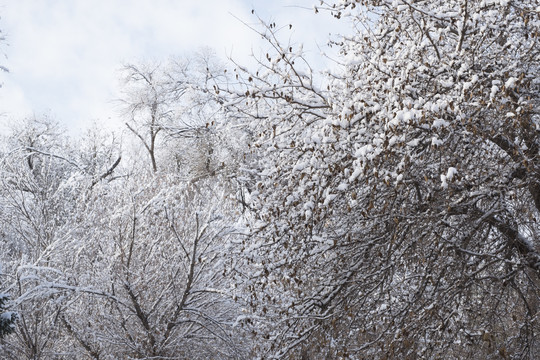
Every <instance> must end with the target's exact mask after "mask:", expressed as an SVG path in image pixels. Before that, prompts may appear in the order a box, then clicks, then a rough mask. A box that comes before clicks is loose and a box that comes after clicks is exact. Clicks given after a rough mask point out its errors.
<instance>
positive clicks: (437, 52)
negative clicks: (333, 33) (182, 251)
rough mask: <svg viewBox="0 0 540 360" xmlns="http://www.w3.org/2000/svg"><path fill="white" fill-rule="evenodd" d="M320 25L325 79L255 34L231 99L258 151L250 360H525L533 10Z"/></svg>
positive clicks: (272, 32)
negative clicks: (325, 359)
mask: <svg viewBox="0 0 540 360" xmlns="http://www.w3.org/2000/svg"><path fill="white" fill-rule="evenodd" d="M321 9H326V10H328V11H329V12H331V13H332V15H333V16H335V17H337V18H341V19H343V21H349V22H350V24H351V28H352V31H351V33H350V34H342V36H341V37H340V38H338V39H336V40H335V41H334V42H333V45H335V46H339V48H340V56H339V58H338V59H337V60H336V66H335V69H332V71H331V72H330V73H329V74H328V75H327V76H326V77H325V78H321V77H317V76H316V75H315V74H314V72H313V71H312V70H311V68H310V67H309V64H307V63H306V62H305V60H304V58H303V55H302V52H301V51H300V50H299V49H298V47H297V46H295V45H294V44H292V43H289V44H287V43H282V42H279V41H278V40H277V38H278V36H279V32H280V31H281V32H283V31H288V27H285V28H280V27H279V26H277V27H276V25H275V24H270V25H268V26H266V28H265V29H264V31H262V32H261V34H262V35H263V36H265V37H266V38H267V40H268V41H269V44H270V45H271V46H272V47H273V50H272V51H270V52H269V53H268V54H267V55H266V58H263V59H261V60H260V62H259V63H260V69H259V70H258V71H253V72H250V71H247V70H244V69H242V68H238V69H237V73H238V74H239V84H241V85H242V84H243V85H244V88H243V89H242V90H241V91H237V88H236V87H231V88H229V90H230V92H231V93H235V92H236V94H237V96H238V97H237V99H238V101H236V102H234V101H231V102H229V103H228V105H229V107H228V108H229V110H230V111H231V113H233V114H236V116H239V114H248V115H249V116H251V118H252V119H253V122H252V129H253V131H254V132H255V133H257V135H258V136H259V140H258V141H257V142H255V143H254V144H252V145H253V148H255V149H258V150H257V151H258V152H259V154H260V157H259V159H260V162H259V164H258V165H257V167H256V170H257V172H255V173H256V175H253V174H254V172H251V175H252V177H251V178H252V181H253V182H255V184H254V186H253V188H252V191H251V194H250V197H251V208H252V210H253V214H255V215H256V216H257V217H258V221H257V222H254V223H253V225H252V226H253V237H252V241H253V244H251V245H250V246H248V247H246V249H245V250H244V252H243V254H244V255H245V256H246V262H247V264H248V265H249V266H251V267H252V269H256V270H257V273H256V275H258V276H251V277H250V276H248V277H246V283H245V284H246V285H245V286H246V291H247V292H248V293H250V294H251V295H250V296H251V301H250V302H251V305H252V309H253V311H254V314H253V318H252V322H255V323H256V324H257V325H256V326H254V329H255V330H254V331H257V332H258V333H262V335H263V337H262V339H266V340H267V341H266V342H265V341H261V348H260V354H263V351H264V354H267V355H262V356H270V355H272V356H276V357H286V356H293V357H296V356H300V355H302V356H305V357H306V358H310V357H314V356H323V355H321V354H325V355H324V356H329V357H351V358H366V357H368V358H415V357H421V358H433V357H435V358H436V357H440V356H445V357H446V358H467V357H483V358H489V357H490V356H495V354H498V355H499V356H502V357H503V358H535V357H538V356H539V354H540V344H539V343H538V340H537V339H538V333H539V331H540V328H539V326H538V322H537V315H538V312H539V310H540V308H539V305H540V302H539V301H540V298H539V295H540V291H539V288H538V285H539V284H540V279H539V276H540V239H539V231H540V228H539V227H538V219H539V216H540V157H539V155H540V154H539V145H540V144H539V137H538V133H539V129H540V113H539V105H540V97H539V95H540V81H539V79H540V69H539V64H540V46H539V45H540V44H539V41H540V40H539V37H538V36H539V35H538V34H539V30H540V7H539V4H538V2H537V1H534V0H516V1H493V0H483V1H469V0H452V1H438V0H437V1H407V0H396V1H384V0H382V1H380V0H377V1H350V0H343V1H339V2H337V3H335V4H329V3H324V2H321V6H319V7H318V8H317V10H321ZM223 90H226V89H223ZM253 319H258V320H257V321H255V320H253ZM261 319H262V320H261ZM291 354H293V355H291Z"/></svg>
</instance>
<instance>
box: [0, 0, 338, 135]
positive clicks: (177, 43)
mask: <svg viewBox="0 0 540 360" xmlns="http://www.w3.org/2000/svg"><path fill="white" fill-rule="evenodd" d="M314 3H316V0H92V1H89V0H0V16H1V18H0V29H1V30H2V33H3V35H4V36H5V38H6V40H5V41H4V43H3V45H1V46H0V50H1V52H2V53H3V55H5V57H2V58H0V65H4V66H6V67H7V68H9V71H10V72H9V73H3V74H1V75H0V81H1V82H2V88H1V89H0V113H1V114H2V115H0V123H3V124H6V123H7V122H9V121H10V120H11V119H13V118H15V119H17V118H21V117H26V116H33V114H35V115H36V116H40V115H41V114H44V113H45V114H49V115H51V116H52V117H54V118H56V119H58V120H59V121H60V122H61V123H62V124H63V125H64V126H65V127H66V128H67V129H68V130H69V131H70V132H73V133H79V132H80V131H81V129H84V128H85V127H86V126H88V125H89V124H90V123H91V122H92V121H93V120H96V119H99V120H101V121H108V122H111V123H114V122H116V123H119V121H118V120H117V119H118V117H119V114H118V110H117V109H115V107H114V105H113V104H112V101H111V100H113V99H114V98H116V97H118V90H117V89H118V69H119V68H120V66H121V65H122V64H123V63H128V62H136V61H137V60H143V59H166V58H167V57H169V56H171V55H175V54H189V53H190V52H194V51H196V50H197V49H198V48H200V47H203V46H208V47H211V48H213V49H214V50H215V52H216V54H217V55H218V56H220V57H222V58H224V59H225V58H226V57H227V56H229V55H232V56H233V57H234V58H235V59H239V60H240V61H241V62H242V61H247V59H248V55H249V54H250V52H251V49H252V48H253V49H254V50H255V51H256V50H257V49H259V48H260V47H261V46H263V45H262V44H261V42H260V39H259V37H258V36H256V34H255V33H254V32H252V31H250V30H249V29H248V28H247V27H246V26H245V25H244V24H242V22H241V21H239V20H238V19H237V18H239V19H242V20H243V21H244V22H246V23H249V24H255V23H256V18H255V17H254V16H253V15H252V14H251V10H252V9H255V10H256V11H257V13H258V14H259V16H260V17H261V18H263V19H267V20H271V21H275V22H276V23H278V24H288V23H292V24H293V37H294V39H295V40H297V41H298V42H303V43H304V44H305V45H304V48H305V49H308V51H310V52H311V54H312V55H314V56H315V55H317V54H318V52H319V50H318V49H317V45H320V46H324V45H325V44H326V41H327V38H328V34H329V33H330V32H335V31H334V30H335V29H336V28H337V27H336V26H339V25H340V24H336V23H337V22H336V21H335V20H333V19H332V18H331V17H330V16H329V15H328V14H322V15H321V14H319V15H314V11H313V4H314ZM0 125H1V124H0ZM0 130H1V126H0Z"/></svg>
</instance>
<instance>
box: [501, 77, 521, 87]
mask: <svg viewBox="0 0 540 360" xmlns="http://www.w3.org/2000/svg"><path fill="white" fill-rule="evenodd" d="M517 81H518V78H515V77H511V78H509V79H508V80H506V83H504V87H505V88H506V89H509V90H510V89H513V88H515V87H516V83H517Z"/></svg>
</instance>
